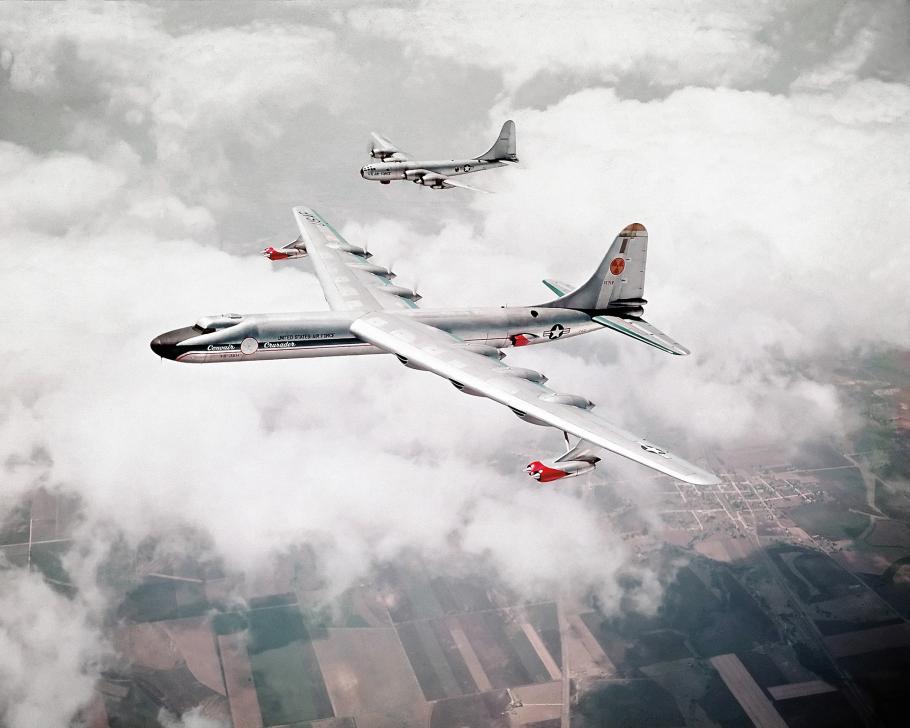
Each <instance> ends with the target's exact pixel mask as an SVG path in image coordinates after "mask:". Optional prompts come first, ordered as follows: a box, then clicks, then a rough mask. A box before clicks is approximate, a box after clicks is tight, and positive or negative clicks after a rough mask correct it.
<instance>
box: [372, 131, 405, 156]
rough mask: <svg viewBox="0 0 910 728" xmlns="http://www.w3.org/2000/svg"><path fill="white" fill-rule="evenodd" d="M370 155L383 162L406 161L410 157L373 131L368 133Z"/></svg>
mask: <svg viewBox="0 0 910 728" xmlns="http://www.w3.org/2000/svg"><path fill="white" fill-rule="evenodd" d="M370 156H371V157H373V158H374V159H381V160H382V161H383V162H407V161H408V160H409V159H412V157H411V155H410V154H408V153H407V152H403V151H401V150H400V149H399V148H398V147H396V146H395V145H394V144H392V142H390V141H389V140H388V139H386V138H385V137H384V136H383V135H382V134H377V133H376V132H375V131H374V132H372V133H371V134H370Z"/></svg>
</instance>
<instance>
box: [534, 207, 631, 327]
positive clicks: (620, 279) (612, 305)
mask: <svg viewBox="0 0 910 728" xmlns="http://www.w3.org/2000/svg"><path fill="white" fill-rule="evenodd" d="M647 260H648V231H647V230H645V226H644V225H642V224H640V223H637V222H635V223H632V224H631V225H628V226H627V227H625V228H623V231H622V232H621V233H620V234H619V235H617V236H616V239H615V240H614V241H613V244H612V245H611V246H610V249H609V250H608V251H607V255H606V256H605V257H604V259H603V260H602V261H601V263H600V265H599V266H598V268H597V270H596V271H595V272H594V275H593V276H591V277H590V278H589V279H588V280H587V282H586V283H584V284H582V285H580V286H579V287H578V288H576V289H574V290H572V291H570V292H568V293H566V294H565V295H564V296H561V297H560V298H557V299H556V300H555V301H552V302H550V303H547V304H544V305H545V306H547V307H551V308H574V309H578V310H583V311H597V312H607V311H609V312H610V313H613V312H614V311H615V312H617V313H619V312H620V311H625V312H627V313H628V314H629V315H635V314H636V313H637V314H638V315H639V316H640V315H641V314H642V313H643V312H644V310H643V309H642V306H643V305H644V304H645V303H647V302H646V301H645V300H644V292H645V264H646V263H647Z"/></svg>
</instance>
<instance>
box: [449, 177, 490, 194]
mask: <svg viewBox="0 0 910 728" xmlns="http://www.w3.org/2000/svg"><path fill="white" fill-rule="evenodd" d="M442 184H443V185H444V186H446V187H461V188H462V189H463V190H474V192H484V193H486V194H488V195H492V194H493V193H492V192H490V190H485V189H484V188H483V187H472V186H471V185H468V184H465V183H464V182H459V181H458V180H454V179H452V178H451V177H446V178H445V179H443V180H442Z"/></svg>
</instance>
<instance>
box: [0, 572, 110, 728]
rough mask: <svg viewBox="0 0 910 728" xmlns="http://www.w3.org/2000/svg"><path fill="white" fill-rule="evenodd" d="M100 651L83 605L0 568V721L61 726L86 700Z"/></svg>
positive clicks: (20, 727) (17, 727) (25, 727)
mask: <svg viewBox="0 0 910 728" xmlns="http://www.w3.org/2000/svg"><path fill="white" fill-rule="evenodd" d="M102 648H103V640H102V635H101V632H100V629H99V627H98V625H97V623H96V622H95V621H94V618H93V616H92V614H91V612H90V610H88V609H87V607H86V605H85V604H84V603H82V602H81V601H80V600H79V599H69V598H67V597H65V596H62V595H60V594H58V593H57V592H55V591H54V590H53V589H51V588H50V587H49V586H48V585H47V584H46V583H45V582H44V581H43V580H42V578H41V577H40V576H37V575H35V574H32V573H29V572H25V571H21V570H15V569H3V570H0V685H2V687H0V720H2V721H3V724H4V725H8V726H10V728H31V727H32V726H37V725H45V726H63V725H66V724H67V723H68V722H69V719H70V717H71V716H72V715H73V714H74V713H75V712H76V711H77V710H78V709H79V708H80V707H82V705H83V704H84V703H85V702H86V701H87V700H88V698H89V696H90V695H91V690H92V686H93V684H94V681H95V679H96V677H97V674H98V668H99V666H98V662H97V657H98V655H99V653H100V652H101V650H102Z"/></svg>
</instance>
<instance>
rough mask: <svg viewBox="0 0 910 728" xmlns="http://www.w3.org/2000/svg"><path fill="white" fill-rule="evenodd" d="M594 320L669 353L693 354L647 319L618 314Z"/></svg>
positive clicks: (597, 317)
mask: <svg viewBox="0 0 910 728" xmlns="http://www.w3.org/2000/svg"><path fill="white" fill-rule="evenodd" d="M594 320H595V321H596V322H597V323H599V324H603V325H604V326H606V327H608V328H611V329H613V330H614V331H618V332H619V333H620V334H625V335H626V336H631V337H632V338H633V339H638V340H639V341H643V342H645V343H646V344H650V345H651V346H653V347H655V348H657V349H660V350H661V351H665V352H667V353H668V354H676V355H677V356H687V355H688V354H691V352H690V351H689V350H688V349H687V348H686V347H684V346H683V345H682V344H679V343H678V342H676V341H673V339H671V338H670V337H669V336H667V335H666V334H665V333H664V332H663V331H661V330H660V329H658V328H657V327H656V326H652V325H651V324H649V323H648V322H647V321H642V320H641V319H628V318H619V317H618V316H595V317H594Z"/></svg>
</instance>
